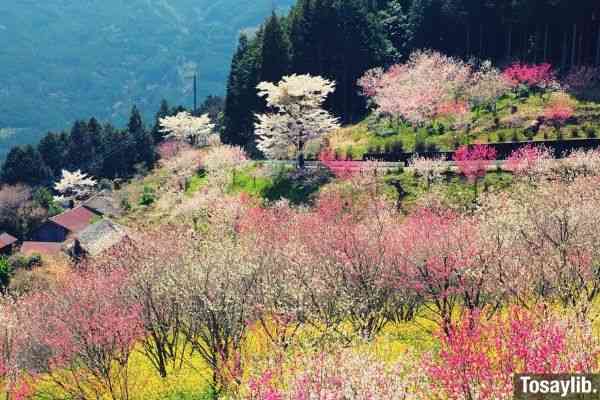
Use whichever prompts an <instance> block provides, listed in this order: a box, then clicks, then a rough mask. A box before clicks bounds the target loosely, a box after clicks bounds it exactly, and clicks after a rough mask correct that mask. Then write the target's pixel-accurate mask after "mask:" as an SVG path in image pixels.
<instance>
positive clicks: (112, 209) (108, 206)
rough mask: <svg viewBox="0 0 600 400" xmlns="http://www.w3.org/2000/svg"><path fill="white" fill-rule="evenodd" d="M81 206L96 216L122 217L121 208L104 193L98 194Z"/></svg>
mask: <svg viewBox="0 0 600 400" xmlns="http://www.w3.org/2000/svg"><path fill="white" fill-rule="evenodd" d="M83 206H84V207H85V208H87V209H89V210H91V211H94V212H96V213H98V214H102V215H106V216H109V217H120V216H121V215H122V211H121V207H120V206H119V204H118V203H117V201H116V200H115V199H114V198H112V197H111V196H110V195H108V194H105V193H100V194H98V195H97V196H94V197H92V198H91V199H89V200H88V201H86V202H85V203H83Z"/></svg>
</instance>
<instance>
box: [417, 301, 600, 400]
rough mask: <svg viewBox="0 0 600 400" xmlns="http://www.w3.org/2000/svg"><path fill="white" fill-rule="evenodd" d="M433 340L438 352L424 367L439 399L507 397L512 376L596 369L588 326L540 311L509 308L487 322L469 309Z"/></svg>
mask: <svg viewBox="0 0 600 400" xmlns="http://www.w3.org/2000/svg"><path fill="white" fill-rule="evenodd" d="M438 338H439V340H440V341H441V349H440V351H439V354H437V356H434V357H433V358H430V359H429V360H426V361H425V365H426V369H427V372H428V374H429V375H430V377H431V381H432V382H433V389H434V390H435V392H434V393H436V394H437V395H440V396H443V397H444V398H449V399H456V400H458V399H478V400H486V399H489V400H492V399H494V400H495V399H510V398H512V396H513V376H514V374H518V373H534V374H544V373H566V372H569V373H577V372H579V373H589V372H591V371H597V370H598V361H597V357H598V354H599V350H600V347H599V345H598V342H597V340H595V339H593V336H592V334H591V330H590V329H589V327H583V328H580V327H579V326H578V325H573V324H571V323H570V322H564V321H561V320H560V319H558V318H556V317H553V316H551V315H548V314H547V312H545V311H544V310H543V309H538V310H532V311H529V310H526V309H522V308H518V307H511V308H510V309H509V311H508V313H507V314H506V315H502V314H497V315H495V316H494V317H493V318H492V319H491V320H489V321H487V320H485V319H484V318H483V317H482V315H481V312H474V313H470V314H467V315H465V316H464V318H463V319H462V320H461V321H460V322H459V323H458V324H457V325H456V326H454V327H452V329H451V331H450V334H449V335H446V334H440V335H439V336H438ZM584 343H585V344H584Z"/></svg>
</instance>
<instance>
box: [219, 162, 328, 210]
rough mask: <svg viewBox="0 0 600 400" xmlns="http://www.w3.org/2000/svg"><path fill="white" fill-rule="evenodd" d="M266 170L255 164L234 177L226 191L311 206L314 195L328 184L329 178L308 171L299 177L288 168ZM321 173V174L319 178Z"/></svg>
mask: <svg viewBox="0 0 600 400" xmlns="http://www.w3.org/2000/svg"><path fill="white" fill-rule="evenodd" d="M267 168H269V167H265V166H261V165H260V164H254V165H252V166H250V167H248V168H245V169H243V170H241V171H237V172H236V173H235V175H234V176H233V180H232V184H231V185H230V187H229V188H228V190H229V192H232V193H247V194H249V195H251V196H254V197H259V198H262V199H264V200H267V201H277V200H280V199H284V198H285V199H288V200H289V201H290V202H291V203H293V204H306V203H310V201H311V199H312V196H313V194H315V193H316V192H317V191H318V190H319V188H320V187H321V186H322V185H324V184H325V183H327V182H328V180H329V178H328V176H321V175H322V173H312V172H307V173H306V174H301V175H299V176H294V175H295V174H297V172H296V170H295V169H293V168H289V167H283V168H278V169H276V170H275V171H268V169H267ZM318 174H321V175H318Z"/></svg>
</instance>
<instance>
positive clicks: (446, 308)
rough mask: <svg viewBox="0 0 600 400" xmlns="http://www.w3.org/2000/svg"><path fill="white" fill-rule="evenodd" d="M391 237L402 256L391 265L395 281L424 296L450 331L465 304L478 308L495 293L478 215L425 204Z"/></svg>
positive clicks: (402, 286) (429, 307) (432, 310)
mask: <svg viewBox="0 0 600 400" xmlns="http://www.w3.org/2000/svg"><path fill="white" fill-rule="evenodd" d="M388 240H389V241H392V242H393V244H392V247H393V249H395V251H396V254H395V258H396V262H395V263H390V264H389V265H388V267H389V270H388V276H389V282H393V284H394V285H395V286H396V287H398V288H407V289H409V290H412V291H413V292H414V293H415V294H416V295H417V296H419V297H420V298H421V299H422V300H423V304H424V306H423V307H425V309H426V310H427V311H429V312H430V313H433V315H434V317H435V318H434V319H435V321H436V322H437V323H439V325H440V326H441V327H443V329H444V330H445V331H446V332H447V333H449V332H450V328H451V326H452V323H453V318H454V317H455V316H456V313H457V311H458V310H459V309H460V308H461V307H466V308H467V309H477V308H480V307H482V306H483V305H484V304H485V301H486V300H485V299H490V298H491V293H490V289H491V286H490V285H489V279H490V278H491V274H490V273H489V271H488V270H487V264H486V263H482V262H480V260H479V254H480V242H481V241H480V239H479V230H478V226H477V221H476V220H474V219H472V218H470V217H463V216H459V215H457V214H455V213H452V212H450V211H446V210H442V211H436V210H430V209H421V210H418V211H416V212H414V213H413V214H412V215H410V216H409V217H408V218H407V219H406V220H405V221H404V223H403V224H402V226H401V227H399V229H398V230H397V231H396V232H395V234H394V235H392V237H391V238H389V239H388Z"/></svg>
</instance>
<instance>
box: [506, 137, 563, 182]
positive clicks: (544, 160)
mask: <svg viewBox="0 0 600 400" xmlns="http://www.w3.org/2000/svg"><path fill="white" fill-rule="evenodd" d="M552 161H554V157H553V155H552V152H551V151H550V150H548V149H547V148H546V147H543V146H533V145H530V144H529V145H527V146H525V147H521V148H520V149H518V150H515V151H514V152H513V153H512V154H511V155H510V156H509V157H508V159H507V160H506V162H505V163H504V166H503V168H504V169H505V170H507V171H510V172H512V173H513V174H515V175H518V176H534V175H539V174H543V173H544V172H546V171H548V170H549V168H550V167H551V164H552Z"/></svg>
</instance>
